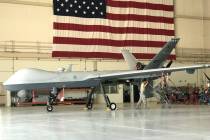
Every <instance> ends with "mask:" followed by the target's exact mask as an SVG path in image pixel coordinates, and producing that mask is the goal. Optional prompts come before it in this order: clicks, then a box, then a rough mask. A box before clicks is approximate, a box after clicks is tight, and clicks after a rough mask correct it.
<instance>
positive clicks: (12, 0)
mask: <svg viewBox="0 0 210 140" xmlns="http://www.w3.org/2000/svg"><path fill="white" fill-rule="evenodd" d="M0 3H9V4H22V5H32V6H42V7H52V3H50V1H49V2H37V1H28V0H1V1H0Z"/></svg>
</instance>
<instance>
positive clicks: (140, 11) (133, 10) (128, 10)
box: [107, 6, 174, 18]
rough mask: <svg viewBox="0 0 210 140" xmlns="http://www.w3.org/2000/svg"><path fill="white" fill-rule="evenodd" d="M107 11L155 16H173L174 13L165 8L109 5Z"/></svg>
mask: <svg viewBox="0 0 210 140" xmlns="http://www.w3.org/2000/svg"><path fill="white" fill-rule="evenodd" d="M107 13H112V14H119V13H120V14H135V15H148V16H155V17H160V16H161V17H168V18H173V16H174V13H173V12H170V11H163V10H151V9H139V8H118V7H110V6H107Z"/></svg>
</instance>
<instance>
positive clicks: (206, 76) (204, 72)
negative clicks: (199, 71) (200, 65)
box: [204, 72, 210, 81]
mask: <svg viewBox="0 0 210 140" xmlns="http://www.w3.org/2000/svg"><path fill="white" fill-rule="evenodd" d="M204 75H205V76H206V78H207V79H208V80H209V81H210V78H209V77H208V75H207V74H206V73H205V72H204Z"/></svg>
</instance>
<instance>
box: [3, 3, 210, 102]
mask: <svg viewBox="0 0 210 140" xmlns="http://www.w3.org/2000/svg"><path fill="white" fill-rule="evenodd" d="M174 5H175V35H176V36H177V37H180V38H181V40H180V42H179V43H178V45H177V47H176V49H175V52H176V56H177V58H176V61H175V62H173V65H172V66H185V65H191V64H201V63H209V62H210V48H209V44H210V42H209V40H210V39H209V38H210V36H209V32H210V22H209V17H210V15H209V13H210V12H209V8H208V7H209V5H210V3H209V1H208V0H186V1H182V0H175V1H174ZM0 7H1V8H0V10H1V12H0V14H1V19H0V22H1V25H2V26H1V27H0V30H1V35H0V46H1V48H0V49H1V50H0V54H1V55H0V64H1V66H2V67H1V68H0V75H1V76H0V82H1V83H3V82H4V81H5V80H6V79H8V77H9V76H11V75H12V74H13V73H14V72H16V71H17V70H19V69H21V68H28V67H31V68H41V69H45V70H50V71H57V70H59V68H68V66H69V65H72V70H73V71H96V70H97V71H104V70H127V69H128V66H127V65H125V62H124V60H107V59H82V58H81V59H65V58H52V57H51V51H52V36H53V32H52V21H53V14H52V3H51V1H50V0H48V1H46V0H45V1H42V0H39V1H37V0H30V1H23V0H15V1H12V0H4V1H1V3H0ZM139 61H140V62H143V63H145V64H147V63H148V61H149V60H139ZM113 64H114V65H113ZM203 72H205V73H209V70H208V69H203V70H196V72H195V74H193V75H189V74H186V73H185V72H176V73H173V74H172V75H171V76H170V78H171V79H173V82H174V83H175V85H177V86H183V85H187V84H188V83H189V84H191V85H196V86H202V85H205V84H206V82H207V81H206V78H205V77H204V75H203ZM183 77H184V79H183ZM118 88H119V87H118ZM110 96H113V97H110V98H113V100H114V101H115V102H117V103H122V102H123V99H122V94H118V95H110ZM115 96H116V97H115ZM1 97H2V98H1V100H2V101H1V102H2V103H4V104H6V101H7V100H6V94H5V91H4V90H3V89H2V90H1ZM97 101H98V102H101V99H100V96H99V98H98V100H97Z"/></svg>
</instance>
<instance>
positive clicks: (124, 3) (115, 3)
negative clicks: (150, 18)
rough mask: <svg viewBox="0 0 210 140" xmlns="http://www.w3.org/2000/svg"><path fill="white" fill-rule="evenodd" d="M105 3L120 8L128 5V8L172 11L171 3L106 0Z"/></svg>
mask: <svg viewBox="0 0 210 140" xmlns="http://www.w3.org/2000/svg"><path fill="white" fill-rule="evenodd" d="M107 5H108V6H111V7H121V8H129V7H130V8H140V9H151V10H163V11H174V6H173V5H165V4H154V3H145V2H134V1H115V0H114V1H113V0H107Z"/></svg>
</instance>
